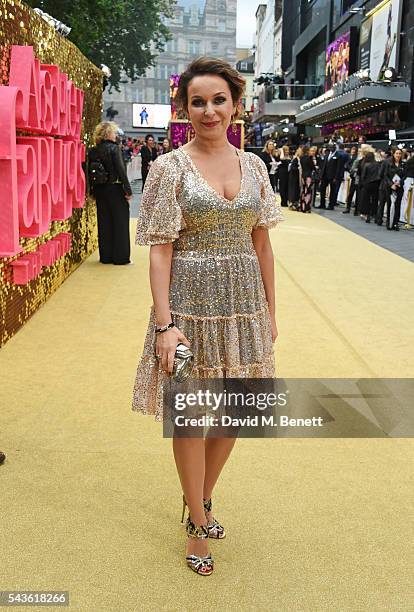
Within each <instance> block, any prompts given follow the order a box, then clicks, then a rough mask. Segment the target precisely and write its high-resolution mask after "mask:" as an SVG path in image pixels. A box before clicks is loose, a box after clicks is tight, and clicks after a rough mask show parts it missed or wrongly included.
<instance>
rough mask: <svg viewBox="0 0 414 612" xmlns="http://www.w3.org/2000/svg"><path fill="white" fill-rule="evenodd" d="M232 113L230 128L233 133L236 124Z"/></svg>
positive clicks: (235, 130)
mask: <svg viewBox="0 0 414 612" xmlns="http://www.w3.org/2000/svg"><path fill="white" fill-rule="evenodd" d="M234 119H235V117H234V115H232V116H231V129H232V132H233V134H237V125H236V124H235V123H234Z"/></svg>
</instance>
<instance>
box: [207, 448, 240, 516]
mask: <svg viewBox="0 0 414 612" xmlns="http://www.w3.org/2000/svg"><path fill="white" fill-rule="evenodd" d="M236 439H237V438H236V437H232V438H213V437H208V436H207V437H206V441H205V475H204V488H203V497H204V499H210V497H211V495H212V492H213V489H214V486H215V484H216V482H217V480H218V477H219V476H220V473H221V470H222V469H223V467H224V465H225V463H226V461H227V459H228V458H229V456H230V453H231V451H232V449H233V446H234V444H235V442H236ZM207 519H208V520H209V522H211V521H212V519H213V515H212V513H211V512H208V513H207Z"/></svg>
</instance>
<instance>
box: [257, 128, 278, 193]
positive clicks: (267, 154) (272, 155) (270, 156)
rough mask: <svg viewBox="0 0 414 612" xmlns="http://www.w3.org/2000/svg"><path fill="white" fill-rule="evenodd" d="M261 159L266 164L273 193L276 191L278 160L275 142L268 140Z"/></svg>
mask: <svg viewBox="0 0 414 612" xmlns="http://www.w3.org/2000/svg"><path fill="white" fill-rule="evenodd" d="M261 158H262V160H263V161H264V163H265V164H266V168H267V173H268V175H269V180H270V184H271V185H272V189H273V191H276V169H277V158H276V146H275V143H274V142H273V140H268V141H267V142H266V144H265V146H264V147H263V150H262V154H261Z"/></svg>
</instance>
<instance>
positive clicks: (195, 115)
mask: <svg viewBox="0 0 414 612" xmlns="http://www.w3.org/2000/svg"><path fill="white" fill-rule="evenodd" d="M187 96H188V116H189V119H190V121H191V123H192V125H193V128H194V131H195V133H196V134H197V135H199V136H201V137H202V138H205V139H208V140H219V139H221V138H222V137H223V136H224V135H225V134H226V131H227V128H228V127H229V125H230V122H231V116H232V114H233V113H235V111H236V105H235V104H234V103H233V100H232V98H231V92H230V88H229V86H228V84H227V82H226V81H225V80H224V79H222V78H221V77H220V76H217V75H215V74H205V75H200V76H196V77H194V78H193V79H192V80H191V81H190V83H189V85H188V90H187Z"/></svg>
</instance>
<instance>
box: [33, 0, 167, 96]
mask: <svg viewBox="0 0 414 612" xmlns="http://www.w3.org/2000/svg"><path fill="white" fill-rule="evenodd" d="M28 4H29V5H30V6H32V7H39V8H41V10H42V11H44V12H46V13H48V14H49V15H51V16H52V17H54V18H55V19H58V20H59V21H62V22H63V23H65V24H66V25H68V26H69V27H71V28H72V31H71V32H70V34H69V40H71V41H72V42H73V43H74V44H75V45H76V46H77V47H79V49H80V50H81V51H82V53H83V54H84V55H86V57H87V58H88V59H89V60H91V62H93V63H94V64H96V65H97V66H100V65H101V64H105V65H106V66H108V67H109V68H110V70H111V73H112V74H111V78H110V84H111V86H113V87H115V89H117V90H118V91H119V87H118V84H119V82H120V80H121V76H122V74H123V73H125V74H126V75H127V76H128V77H129V78H130V79H136V78H137V77H139V76H142V75H143V74H145V71H146V69H147V68H148V67H149V66H153V65H154V63H155V59H156V57H157V55H158V54H159V53H161V52H162V51H163V50H164V44H165V43H166V42H167V41H168V40H171V38H172V37H171V34H170V32H169V30H168V28H167V26H166V25H165V23H164V17H171V16H172V9H173V7H174V6H175V0H28Z"/></svg>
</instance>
